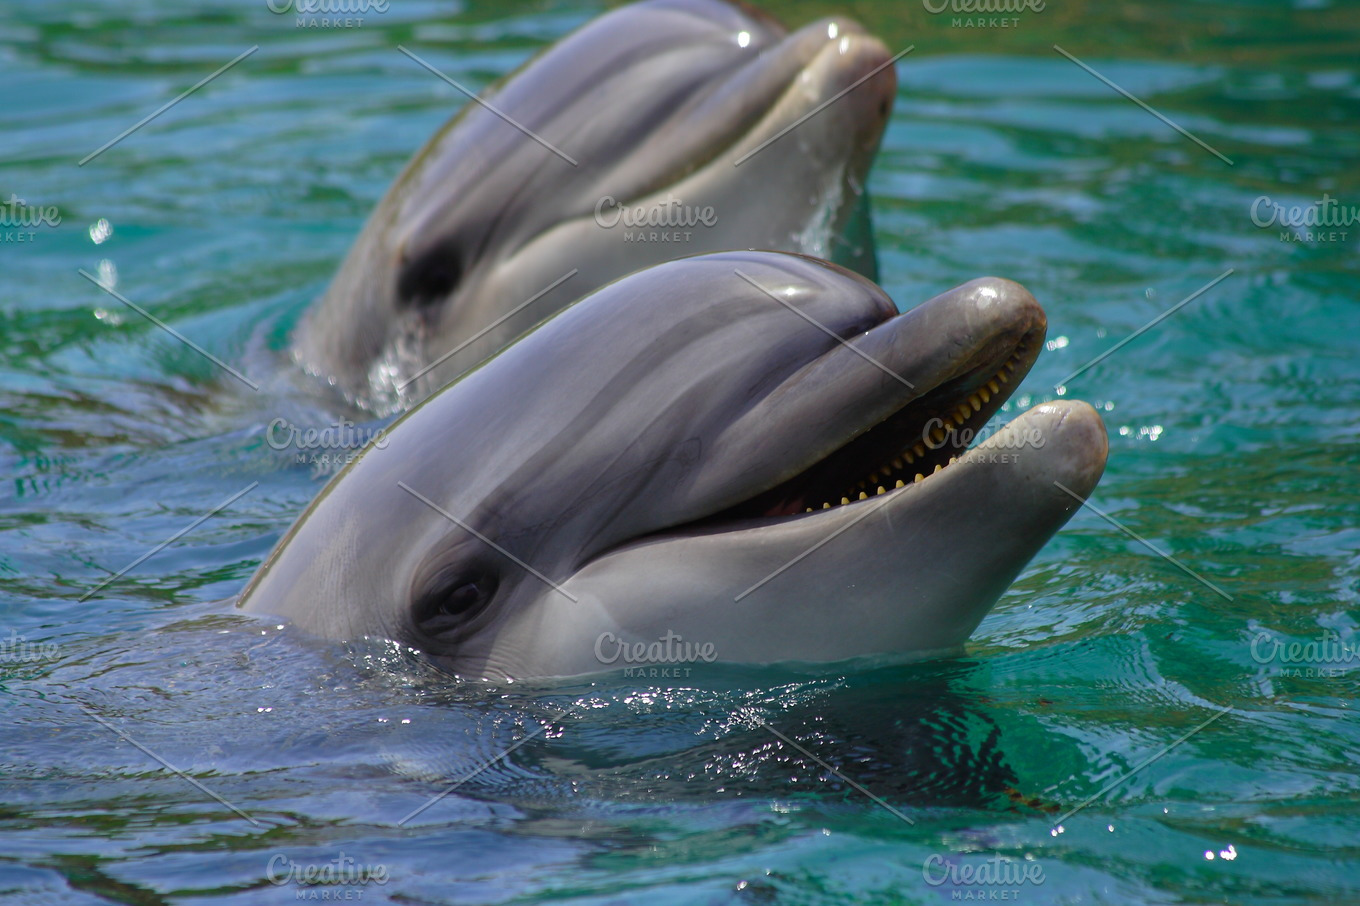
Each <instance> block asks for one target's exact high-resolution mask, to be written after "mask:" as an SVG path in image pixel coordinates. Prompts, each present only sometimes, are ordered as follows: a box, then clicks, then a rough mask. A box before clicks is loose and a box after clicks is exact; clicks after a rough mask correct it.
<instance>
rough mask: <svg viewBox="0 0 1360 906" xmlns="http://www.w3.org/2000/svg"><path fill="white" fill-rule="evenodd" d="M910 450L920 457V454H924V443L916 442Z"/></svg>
mask: <svg viewBox="0 0 1360 906" xmlns="http://www.w3.org/2000/svg"><path fill="white" fill-rule="evenodd" d="M911 452H912V453H914V454H916V458H917V459H920V458H921V457H922V456H925V455H926V445H925V444H917V445H916V446H914V447H912V448H911Z"/></svg>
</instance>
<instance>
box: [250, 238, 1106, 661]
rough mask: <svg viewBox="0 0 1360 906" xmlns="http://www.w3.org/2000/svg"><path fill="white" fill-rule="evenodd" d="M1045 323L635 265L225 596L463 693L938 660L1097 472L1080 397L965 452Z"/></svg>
mask: <svg viewBox="0 0 1360 906" xmlns="http://www.w3.org/2000/svg"><path fill="white" fill-rule="evenodd" d="M1045 328H1046V320H1045V317H1044V313H1043V310H1042V309H1041V308H1040V306H1039V304H1038V303H1037V302H1036V301H1035V300H1034V298H1033V297H1032V296H1031V295H1030V294H1029V293H1028V292H1026V291H1025V290H1024V289H1023V288H1022V287H1021V286H1019V285H1017V284H1015V283H1012V282H1009V281H1006V280H1002V279H998V278H984V279H979V280H974V281H971V282H969V283H966V284H964V285H962V286H960V287H957V288H955V289H953V290H950V291H948V292H946V293H944V294H942V295H940V296H938V297H936V298H934V299H931V300H930V301H928V302H925V303H922V304H921V305H919V306H917V307H916V308H913V309H911V310H910V311H907V312H905V313H898V311H897V308H896V307H895V306H894V304H893V302H892V300H891V299H889V298H888V296H887V295H886V294H885V293H884V292H883V291H882V290H881V289H879V288H878V287H877V286H876V285H875V284H873V283H872V282H871V281H869V280H867V279H865V278H864V277H862V276H860V275H857V274H855V273H853V272H851V271H849V270H847V269H844V268H842V267H839V266H837V265H834V264H830V263H828V262H823V261H819V260H816V259H812V258H808V257H804V256H800V255H795V254H788V253H778V252H758V251H733V252H724V253H717V254H710V255H703V256H696V257H692V258H684V259H678V260H675V261H671V262H667V263H663V264H660V265H657V266H655V267H652V268H648V269H646V270H643V271H639V272H637V273H634V274H632V275H630V276H628V277H625V278H623V279H621V280H618V281H616V282H614V283H611V284H609V285H607V286H605V287H603V288H601V289H600V290H598V291H596V292H595V293H593V294H591V295H590V296H588V297H586V298H584V299H582V300H580V301H578V302H576V303H575V304H573V305H571V306H569V307H568V308H566V309H565V310H563V311H562V312H560V313H559V314H557V315H556V316H554V317H553V318H551V319H549V320H548V321H546V322H545V323H543V324H542V325H540V326H539V327H537V328H536V329H534V330H533V331H531V332H530V333H528V334H526V335H525V336H523V337H522V338H520V339H519V340H518V341H517V342H515V343H513V344H512V345H511V346H509V347H508V348H507V349H505V350H504V351H502V352H501V353H499V354H498V355H496V356H494V357H493V358H491V359H489V360H488V361H486V362H484V363H483V364H481V365H480V366H479V367H477V368H475V369H474V370H472V371H470V372H468V373H467V374H465V375H464V376H463V377H462V378H461V379H459V380H458V381H456V382H455V383H453V384H451V385H449V386H448V387H446V388H444V389H443V390H441V391H440V392H439V393H437V394H435V395H433V396H431V397H429V398H427V399H426V400H425V401H424V402H423V403H421V404H420V405H418V406H416V407H414V408H413V409H411V410H410V411H409V412H407V413H406V414H405V415H403V416H402V417H400V418H399V419H398V420H397V421H395V422H394V423H393V425H392V426H391V428H390V429H389V431H388V432H387V433H386V435H385V438H384V441H383V443H382V444H381V445H378V444H377V443H376V442H375V443H374V444H370V446H368V447H366V448H365V449H364V450H363V451H362V452H361V454H360V455H359V457H358V458H357V459H356V460H355V461H354V462H352V463H351V464H349V465H348V466H347V467H346V468H345V469H344V470H342V471H341V472H340V473H339V474H338V475H337V476H336V477H335V478H334V479H333V480H332V481H331V482H330V483H329V484H328V485H327V486H326V487H325V488H324V489H323V490H322V491H321V493H320V494H319V495H318V496H317V498H316V499H315V500H314V501H313V502H312V503H311V505H310V506H309V507H308V508H307V509H306V511H305V512H304V513H303V514H302V515H301V516H300V517H299V518H298V520H297V521H296V522H295V523H294V525H293V526H292V528H291V529H289V530H288V532H287V533H286V534H285V535H284V537H283V538H282V539H281V540H280V542H279V543H278V545H277V546H276V548H275V549H274V551H273V552H272V553H271V554H270V555H269V557H268V558H267V559H266V560H265V562H264V563H263V564H262V565H261V566H260V568H259V569H258V571H257V572H256V574H255V575H254V577H253V578H252V579H251V580H250V582H249V584H248V586H247V587H246V589H245V590H244V592H243V594H242V597H241V599H240V605H241V606H242V607H244V608H245V609H246V610H249V611H255V612H261V613H268V614H274V615H277V616H280V617H284V618H286V619H288V620H290V621H291V622H292V623H294V624H295V625H296V626H298V627H299V628H301V629H303V630H306V631H308V632H310V633H313V634H317V635H321V636H329V637H333V638H336V639H356V640H357V639H359V638H361V637H377V638H382V639H388V640H395V641H397V642H399V643H401V644H403V645H407V646H411V647H413V648H416V649H420V650H422V651H424V652H427V653H428V654H429V655H430V656H431V657H432V658H433V659H434V660H435V661H436V662H437V663H439V664H440V665H442V666H445V667H446V668H448V669H450V670H451V671H452V672H454V673H457V674H459V675H462V676H467V677H471V678H488V679H506V678H509V679H519V678H529V677H556V676H573V675H584V674H589V673H597V672H600V671H603V670H608V669H613V668H615V667H619V666H623V665H624V664H623V662H622V661H620V660H619V656H620V653H621V650H622V651H623V653H624V654H625V656H627V657H631V655H628V654H627V652H629V651H631V652H636V651H637V650H638V648H637V646H639V645H642V646H644V648H645V649H646V650H648V651H651V650H652V649H651V647H650V646H651V645H652V644H655V643H660V642H664V644H665V645H666V646H667V648H668V649H670V650H669V652H668V653H665V654H663V655H661V656H662V657H663V658H665V657H669V658H675V657H689V658H690V660H694V659H695V658H696V657H697V658H701V659H703V660H706V661H712V660H722V661H730V662H741V663H774V662H781V661H800V662H814V663H817V662H829V661H840V660H845V659H852V658H859V657H872V656H876V655H888V656H902V655H926V654H931V653H935V652H941V651H948V650H950V649H954V648H957V647H958V646H959V645H961V644H962V643H963V642H964V641H965V640H966V639H967V638H968V636H969V635H970V634H971V633H972V631H973V630H974V629H975V628H976V627H977V625H978V623H979V622H980V621H981V620H982V618H983V616H984V615H985V614H986V613H987V611H988V610H989V609H990V608H991V607H992V605H993V604H994V603H995V602H996V600H997V598H998V597H999V596H1000V595H1001V594H1002V592H1004V591H1005V589H1006V588H1007V587H1008V586H1009V585H1010V583H1011V582H1012V580H1014V578H1015V577H1016V575H1017V574H1018V573H1019V572H1020V570H1021V569H1022V568H1023V567H1024V566H1025V564H1026V563H1027V562H1028V561H1029V560H1030V558H1031V557H1033V556H1034V554H1035V553H1036V552H1037V551H1038V550H1039V549H1040V548H1041V547H1042V546H1043V545H1044V544H1045V543H1046V542H1047V540H1048V539H1049V537H1050V536H1052V535H1053V533H1054V532H1056V531H1057V530H1058V528H1059V527H1060V526H1062V525H1063V523H1064V522H1066V520H1067V519H1068V517H1069V516H1070V515H1071V514H1072V513H1073V512H1074V510H1075V509H1076V508H1077V507H1078V506H1079V503H1078V500H1077V499H1076V498H1077V497H1080V498H1084V497H1085V496H1086V495H1088V494H1089V493H1090V492H1091V490H1092V489H1093V488H1094V487H1095V484H1096V482H1097V481H1098V480H1099V478H1100V475H1101V473H1102V471H1103V469H1104V464H1105V457H1106V452H1107V441H1106V436H1105V431H1104V426H1103V425H1102V423H1101V420H1100V418H1099V416H1098V415H1097V414H1096V412H1095V410H1094V409H1092V408H1091V407H1090V406H1089V405H1087V404H1085V403H1082V402H1075V401H1060V402H1051V403H1044V404H1042V405H1039V406H1036V407H1035V408H1033V409H1030V410H1029V411H1027V412H1025V413H1024V414H1022V415H1020V416H1018V417H1017V418H1015V419H1013V420H1012V421H1011V422H1010V423H1009V424H1007V425H1006V426H1004V427H1003V428H1001V429H1000V430H998V431H996V432H995V433H994V434H992V435H991V436H990V437H988V438H987V439H986V440H985V441H984V442H982V443H979V444H976V445H975V446H973V447H972V448H971V449H969V448H968V442H969V440H971V439H973V438H974V435H976V434H978V433H979V432H981V431H982V429H983V428H984V426H986V425H987V423H988V421H989V419H990V418H991V417H992V415H993V414H995V413H996V412H997V411H998V409H999V408H1000V406H1001V405H1002V403H1003V402H1004V401H1005V400H1006V399H1007V397H1008V396H1009V394H1010V393H1011V392H1012V390H1013V389H1014V388H1015V387H1016V385H1017V384H1018V383H1019V382H1020V380H1021V379H1022V378H1023V376H1024V375H1025V373H1026V372H1027V371H1028V369H1029V367H1030V365H1031V364H1032V363H1033V362H1034V360H1035V358H1036V356H1037V355H1038V353H1039V350H1040V348H1041V346H1042V343H1043V337H1044V332H1045ZM1074 495H1076V496H1075V497H1074ZM620 646H628V647H627V649H621V648H620ZM685 646H693V647H685ZM685 652H687V654H686V653H685Z"/></svg>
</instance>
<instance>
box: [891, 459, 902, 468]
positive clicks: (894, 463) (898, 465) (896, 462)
mask: <svg viewBox="0 0 1360 906" xmlns="http://www.w3.org/2000/svg"><path fill="white" fill-rule="evenodd" d="M902 465H903V463H902V457H900V456H899V457H897V458H896V459H894V460H893V461H892V467H893V468H894V469H900V468H902Z"/></svg>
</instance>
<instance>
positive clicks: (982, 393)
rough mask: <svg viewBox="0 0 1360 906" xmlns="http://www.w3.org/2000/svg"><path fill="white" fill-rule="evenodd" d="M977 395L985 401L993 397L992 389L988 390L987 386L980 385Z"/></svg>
mask: <svg viewBox="0 0 1360 906" xmlns="http://www.w3.org/2000/svg"><path fill="white" fill-rule="evenodd" d="M977 395H978V397H979V398H980V399H981V400H982V401H983V402H984V403H985V402H987V401H988V400H989V399H991V398H992V391H990V390H988V389H987V388H986V387H979V388H978V392H977Z"/></svg>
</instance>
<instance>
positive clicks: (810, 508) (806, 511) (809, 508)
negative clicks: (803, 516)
mask: <svg viewBox="0 0 1360 906" xmlns="http://www.w3.org/2000/svg"><path fill="white" fill-rule="evenodd" d="M803 512H805V513H811V512H812V507H808V508H807V509H806V510H804V511H803Z"/></svg>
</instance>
